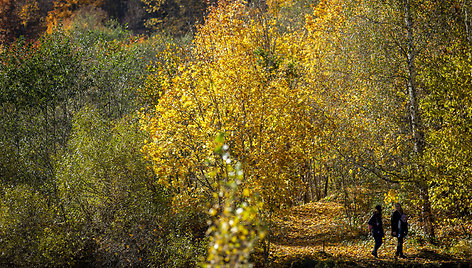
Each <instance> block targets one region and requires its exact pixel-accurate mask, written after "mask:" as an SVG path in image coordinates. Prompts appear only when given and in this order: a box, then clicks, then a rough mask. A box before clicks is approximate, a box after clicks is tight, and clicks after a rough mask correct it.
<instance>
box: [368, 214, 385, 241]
mask: <svg viewBox="0 0 472 268" xmlns="http://www.w3.org/2000/svg"><path fill="white" fill-rule="evenodd" d="M368 224H369V225H371V226H372V235H373V236H374V237H383V236H384V235H385V234H384V230H383V225H382V217H381V216H380V214H379V213H374V215H372V217H370V220H369V222H368Z"/></svg>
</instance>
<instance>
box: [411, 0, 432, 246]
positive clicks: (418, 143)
mask: <svg viewBox="0 0 472 268" xmlns="http://www.w3.org/2000/svg"><path fill="white" fill-rule="evenodd" d="M404 7H405V27H406V30H407V38H406V39H407V40H406V41H407V50H406V52H407V55H406V57H407V64H408V78H407V91H408V97H409V115H410V129H411V133H412V136H413V146H414V148H413V150H414V152H415V154H416V155H417V157H418V159H419V160H421V158H422V156H423V153H424V149H425V138H424V132H423V129H422V128H421V116H420V114H419V111H418V102H417V88H416V66H415V57H416V48H415V45H414V42H415V40H414V36H413V27H414V26H413V19H412V17H411V9H410V0H404ZM415 166H416V168H415V169H416V177H417V179H418V183H419V185H420V196H421V198H422V199H423V206H422V218H423V221H424V231H425V233H426V234H427V235H428V236H429V237H430V238H434V237H435V234H434V226H433V214H432V211H431V201H430V199H429V193H428V190H429V189H428V188H429V187H428V183H427V182H426V179H425V177H424V172H423V170H422V168H421V167H420V166H418V164H416V165H415Z"/></svg>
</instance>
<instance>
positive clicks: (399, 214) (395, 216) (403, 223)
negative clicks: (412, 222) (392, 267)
mask: <svg viewBox="0 0 472 268" xmlns="http://www.w3.org/2000/svg"><path fill="white" fill-rule="evenodd" d="M391 224H392V236H393V237H396V238H397V251H396V252H395V257H400V258H405V255H403V240H404V238H405V237H406V235H407V232H408V223H407V219H406V215H405V214H404V213H403V209H402V207H401V205H400V204H399V203H396V204H395V210H394V211H393V213H392V217H391Z"/></svg>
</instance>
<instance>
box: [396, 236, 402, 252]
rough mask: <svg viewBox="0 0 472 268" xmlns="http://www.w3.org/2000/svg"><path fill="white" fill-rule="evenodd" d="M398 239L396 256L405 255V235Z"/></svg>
mask: <svg viewBox="0 0 472 268" xmlns="http://www.w3.org/2000/svg"><path fill="white" fill-rule="evenodd" d="M397 239H398V242H397V252H396V253H395V256H403V237H401V236H400V237H398V238H397Z"/></svg>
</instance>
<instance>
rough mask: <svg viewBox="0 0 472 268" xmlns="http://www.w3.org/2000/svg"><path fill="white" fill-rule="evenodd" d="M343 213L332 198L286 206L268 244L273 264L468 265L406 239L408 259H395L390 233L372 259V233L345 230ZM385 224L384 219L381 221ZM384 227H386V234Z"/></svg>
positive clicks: (394, 245) (281, 265)
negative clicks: (329, 200)
mask: <svg viewBox="0 0 472 268" xmlns="http://www.w3.org/2000/svg"><path fill="white" fill-rule="evenodd" d="M343 215H344V213H343V208H342V206H341V205H340V204H338V203H334V202H316V203H310V204H307V205H303V206H297V207H294V208H291V209H289V210H287V211H286V212H285V213H284V214H283V216H281V217H279V218H277V219H275V220H274V228H273V237H272V238H273V239H272V241H273V242H272V245H271V257H272V260H273V264H274V266H280V267H286V266H290V267H312V266H315V264H316V263H319V262H323V263H324V264H328V266H329V264H331V265H332V266H336V265H341V266H348V267H385V266H387V267H388V266H390V267H396V266H403V265H408V266H435V267H437V266H438V265H439V266H441V265H447V266H448V267H449V266H451V265H452V266H453V267H454V266H457V265H461V267H469V266H468V265H467V264H465V263H464V261H459V260H457V259H453V258H452V257H451V256H449V255H445V254H442V253H441V252H439V251H438V250H435V249H432V248H428V247H427V246H418V245H417V243H416V244H415V243H413V242H412V241H410V240H408V239H407V240H406V242H405V245H404V248H405V249H404V251H405V254H406V255H407V256H408V259H406V260H403V259H398V260H397V259H395V258H394V257H393V256H394V252H395V247H396V239H394V238H392V237H390V236H387V237H386V238H385V239H384V244H383V245H382V247H381V248H380V250H379V258H378V259H375V258H374V257H373V256H372V255H371V253H370V252H371V251H372V248H373V244H374V242H373V239H372V237H370V236H369V237H367V236H366V235H365V233H364V234H362V233H360V232H358V231H349V230H350V228H349V227H348V225H347V223H346V222H345V221H344V219H343ZM387 224H388V223H387V222H384V225H387ZM366 227H367V226H366ZM388 231H389V229H388V227H387V228H386V233H387V234H388ZM413 244H415V245H413ZM464 264H465V266H463V265H464Z"/></svg>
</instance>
